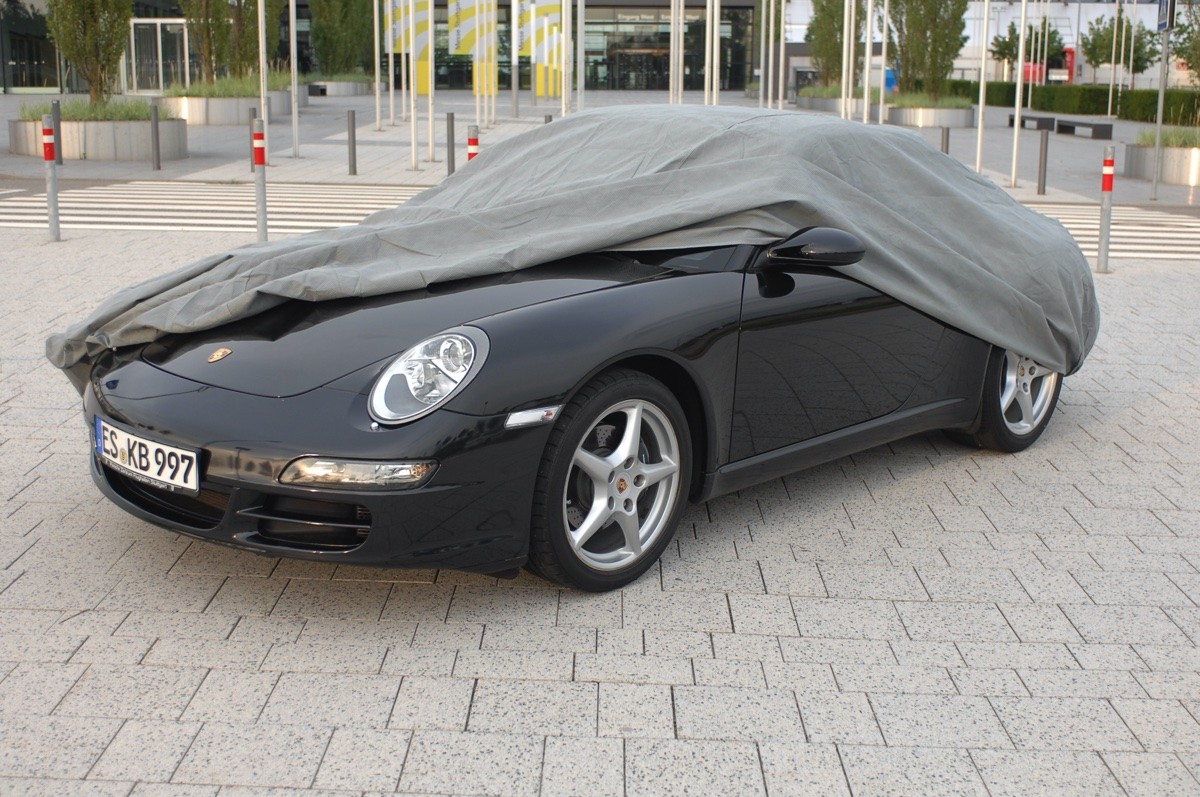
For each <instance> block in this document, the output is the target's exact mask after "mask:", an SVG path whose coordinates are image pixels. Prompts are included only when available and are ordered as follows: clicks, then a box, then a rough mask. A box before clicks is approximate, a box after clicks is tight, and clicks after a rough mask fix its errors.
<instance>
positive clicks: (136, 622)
mask: <svg viewBox="0 0 1200 797" xmlns="http://www.w3.org/2000/svg"><path fill="white" fill-rule="evenodd" d="M237 624H238V618H237V617H236V616H234V615H228V614H207V613H206V614H196V613H194V612H153V611H132V612H130V613H129V615H128V616H127V617H126V618H125V620H124V622H122V623H121V625H120V627H119V628H117V630H116V631H114V632H113V634H114V635H115V636H137V637H178V638H181V639H228V638H229V635H230V634H231V633H232V632H233V629H234V626H236V625H237Z"/></svg>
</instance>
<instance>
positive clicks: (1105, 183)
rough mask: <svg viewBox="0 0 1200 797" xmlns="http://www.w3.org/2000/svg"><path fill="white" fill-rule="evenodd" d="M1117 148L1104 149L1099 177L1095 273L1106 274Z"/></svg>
mask: <svg viewBox="0 0 1200 797" xmlns="http://www.w3.org/2000/svg"><path fill="white" fill-rule="evenodd" d="M1116 152H1117V148H1116V147H1113V146H1108V147H1105V148H1104V168H1103V169H1102V170H1101V176H1100V245H1099V247H1098V248H1097V250H1096V271H1098V272H1099V273H1101V274H1107V273H1108V238H1109V236H1108V233H1109V229H1110V228H1111V227H1112V189H1113V172H1115V171H1116V169H1115V165H1116V161H1115V160H1114V158H1115V156H1116Z"/></svg>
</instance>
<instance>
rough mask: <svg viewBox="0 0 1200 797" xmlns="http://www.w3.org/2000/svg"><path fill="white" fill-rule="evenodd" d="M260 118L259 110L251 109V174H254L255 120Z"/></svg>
mask: <svg viewBox="0 0 1200 797" xmlns="http://www.w3.org/2000/svg"><path fill="white" fill-rule="evenodd" d="M257 118H258V109H257V108H251V109H250V173H251V174H254V120H255V119H257Z"/></svg>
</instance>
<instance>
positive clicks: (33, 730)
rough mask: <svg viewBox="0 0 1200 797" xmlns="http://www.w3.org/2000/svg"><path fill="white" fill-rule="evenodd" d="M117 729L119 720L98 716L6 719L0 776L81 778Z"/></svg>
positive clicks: (0, 739)
mask: <svg viewBox="0 0 1200 797" xmlns="http://www.w3.org/2000/svg"><path fill="white" fill-rule="evenodd" d="M120 727H121V721H120V720H117V719H102V718H98V717H97V718H81V717H32V716H23V715H15V716H11V717H5V718H4V721H3V722H0V776H3V777H16V778H63V779H71V780H79V779H82V778H83V777H84V776H85V775H87V773H88V770H90V769H91V768H92V765H93V764H95V763H96V761H97V759H99V758H100V755H101V754H102V753H103V752H104V750H105V748H106V747H108V744H109V742H110V741H112V738H113V737H114V736H116V735H117V731H118V730H119V729H120Z"/></svg>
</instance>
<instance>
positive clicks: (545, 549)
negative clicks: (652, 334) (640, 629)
mask: <svg viewBox="0 0 1200 797" xmlns="http://www.w3.org/2000/svg"><path fill="white" fill-rule="evenodd" d="M691 456H692V455H691V437H690V436H689V432H688V424H687V418H686V416H685V415H684V413H683V409H682V408H681V407H680V405H679V402H678V401H677V400H676V399H675V396H674V395H673V394H672V393H671V391H669V390H668V389H667V388H666V387H665V386H664V385H663V384H662V383H661V382H658V381H657V380H655V379H652V378H650V377H648V376H646V375H645V374H642V373H640V372H637V371H627V370H615V371H610V372H608V373H605V374H601V375H600V376H598V377H597V378H596V379H594V380H593V381H592V382H590V383H588V384H587V385H586V386H585V387H584V388H583V389H582V390H580V391H579V393H578V395H576V396H575V398H574V399H573V400H572V401H571V402H570V403H569V404H567V406H566V407H565V408H564V409H563V413H562V415H561V416H560V417H559V420H558V423H557V424H556V426H555V428H554V431H553V432H552V433H551V435H550V441H549V443H548V444H547V445H546V452H545V454H544V455H543V457H542V463H541V466H540V468H539V470H538V480H537V487H536V490H535V493H534V506H533V529H532V535H531V540H530V554H529V555H530V565H531V566H532V568H533V569H534V570H536V571H537V572H539V573H541V574H542V575H543V576H545V577H546V578H549V579H551V580H553V581H558V582H560V583H563V584H568V585H570V586H573V587H577V588H579V589H584V590H588V591H592V592H600V591H604V590H610V589H616V588H618V587H621V586H624V585H625V584H628V583H630V582H631V581H633V580H634V579H636V578H637V577H638V576H640V575H641V574H642V573H644V572H646V570H648V569H649V568H650V567H651V566H652V565H653V564H654V562H655V561H656V560H657V559H658V557H659V556H660V555H661V554H662V552H663V550H664V549H665V548H666V547H667V545H668V544H669V543H670V542H671V538H672V537H673V536H674V534H675V527H676V526H677V525H678V523H679V516H680V514H681V513H682V511H683V505H684V503H685V501H686V498H687V495H688V489H689V487H690V481H691V464H692V463H691Z"/></svg>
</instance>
